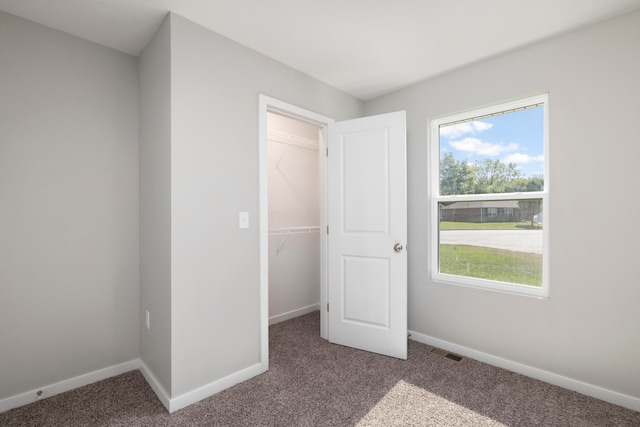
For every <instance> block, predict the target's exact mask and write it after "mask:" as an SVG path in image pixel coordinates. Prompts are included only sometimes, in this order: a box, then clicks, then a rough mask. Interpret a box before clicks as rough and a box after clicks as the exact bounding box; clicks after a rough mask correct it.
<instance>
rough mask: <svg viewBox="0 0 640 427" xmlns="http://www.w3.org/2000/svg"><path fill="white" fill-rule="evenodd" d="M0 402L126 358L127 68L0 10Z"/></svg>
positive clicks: (130, 81)
mask: <svg viewBox="0 0 640 427" xmlns="http://www.w3.org/2000/svg"><path fill="white" fill-rule="evenodd" d="M0 58H1V60H0V61H1V62H0V206H1V207H0V343H1V345H0V378H1V380H0V399H3V398H6V397H9V396H14V395H16V394H20V393H23V392H26V391H28V390H32V389H34V388H36V387H42V386H44V385H50V384H52V383H55V382H57V381H61V380H65V379H69V378H72V377H75V376H77V375H81V374H85V373H87V372H91V371H94V370H97V369H101V368H105V367H109V366H113V365H116V364H120V363H123V362H127V361H130V360H133V359H136V358H137V357H138V353H139V352H138V342H139V329H138V314H139V287H138V280H139V279H138V268H139V261H138V143H137V141H138V111H137V106H138V100H137V91H138V90H137V61H136V58H134V57H131V56H128V55H125V54H122V53H118V52H116V51H114V50H112V49H108V48H105V47H102V46H98V45H96V44H93V43H90V42H87V41H85V40H81V39H79V38H77V37H73V36H69V35H66V34H64V33H61V32H58V31H55V30H51V29H49V28H47V27H44V26H41V25H38V24H34V23H32V22H29V21H26V20H23V19H21V18H17V17H15V16H12V15H8V14H6V13H4V12H0Z"/></svg>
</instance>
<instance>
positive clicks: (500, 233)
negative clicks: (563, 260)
mask: <svg viewBox="0 0 640 427" xmlns="http://www.w3.org/2000/svg"><path fill="white" fill-rule="evenodd" d="M440 243H445V244H452V245H472V246H485V247H489V248H496V249H506V250H509V251H518V252H529V253H533V254H541V253H542V230H443V231H441V232H440Z"/></svg>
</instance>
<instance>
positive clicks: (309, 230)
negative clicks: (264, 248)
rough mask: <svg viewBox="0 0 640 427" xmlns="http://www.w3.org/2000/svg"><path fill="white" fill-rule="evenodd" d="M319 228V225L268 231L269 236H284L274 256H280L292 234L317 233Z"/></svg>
mask: <svg viewBox="0 0 640 427" xmlns="http://www.w3.org/2000/svg"><path fill="white" fill-rule="evenodd" d="M319 232H320V226H319V225H311V226H306V227H288V228H272V229H271V230H269V235H271V236H273V235H278V234H280V235H284V236H285V237H284V239H283V240H282V241H281V242H280V243H279V244H278V247H277V248H276V256H278V255H280V251H281V250H282V249H283V248H284V246H285V245H286V244H287V242H288V241H289V238H290V237H291V235H292V234H302V233H319Z"/></svg>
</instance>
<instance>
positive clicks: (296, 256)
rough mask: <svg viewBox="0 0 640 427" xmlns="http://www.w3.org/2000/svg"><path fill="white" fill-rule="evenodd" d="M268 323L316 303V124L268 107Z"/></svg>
mask: <svg viewBox="0 0 640 427" xmlns="http://www.w3.org/2000/svg"><path fill="white" fill-rule="evenodd" d="M267 127H268V133H269V138H268V140H269V142H268V144H269V147H268V158H269V323H270V324H274V323H278V322H281V321H284V320H287V319H291V318H293V317H297V316H301V315H303V314H306V313H309V312H311V311H314V310H318V309H319V304H320V232H319V224H320V203H319V200H320V194H319V175H318V130H319V129H318V127H317V126H314V125H311V124H308V123H304V122H300V121H297V120H293V119H290V118H287V117H283V116H280V115H277V114H273V113H269V114H268V118H267Z"/></svg>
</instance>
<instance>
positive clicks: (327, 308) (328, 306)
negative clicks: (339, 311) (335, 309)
mask: <svg viewBox="0 0 640 427" xmlns="http://www.w3.org/2000/svg"><path fill="white" fill-rule="evenodd" d="M328 312H329V303H327V313H328Z"/></svg>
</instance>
